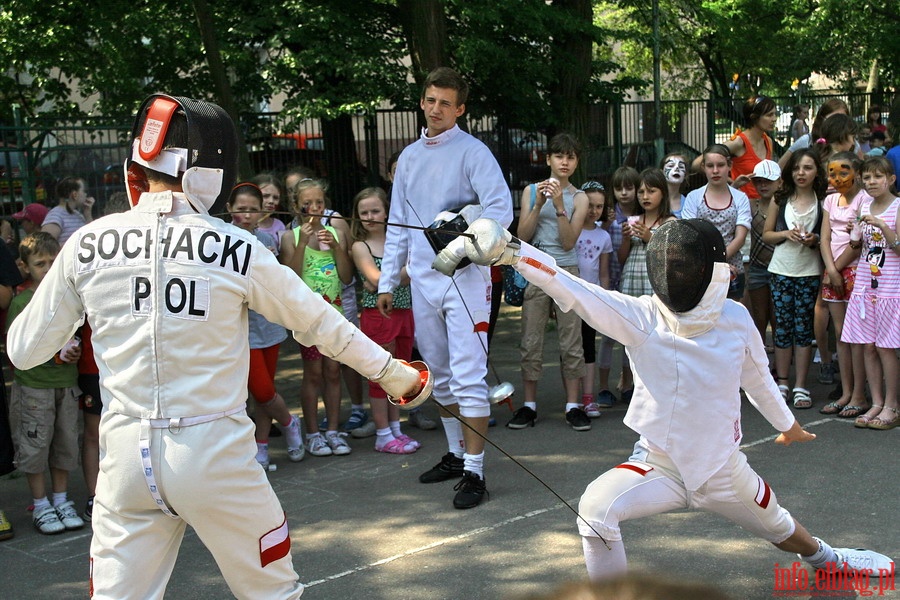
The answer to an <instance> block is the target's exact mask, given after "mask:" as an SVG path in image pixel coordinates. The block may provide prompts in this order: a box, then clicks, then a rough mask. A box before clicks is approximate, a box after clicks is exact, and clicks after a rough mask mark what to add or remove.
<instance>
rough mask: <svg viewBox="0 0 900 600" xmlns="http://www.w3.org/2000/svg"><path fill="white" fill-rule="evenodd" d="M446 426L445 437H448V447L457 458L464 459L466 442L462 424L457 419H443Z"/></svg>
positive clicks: (442, 421)
mask: <svg viewBox="0 0 900 600" xmlns="http://www.w3.org/2000/svg"><path fill="white" fill-rule="evenodd" d="M441 423H443V424H444V435H446V436H447V447H448V448H449V449H450V452H452V453H453V455H454V456H456V457H457V458H462V455H463V452H465V447H466V442H465V440H464V439H463V433H462V423H460V422H459V421H457V420H456V418H455V417H441Z"/></svg>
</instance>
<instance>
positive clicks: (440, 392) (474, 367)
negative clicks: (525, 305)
mask: <svg viewBox="0 0 900 600" xmlns="http://www.w3.org/2000/svg"><path fill="white" fill-rule="evenodd" d="M454 282H455V283H456V285H454ZM412 301H413V303H412V306H413V315H414V316H415V319H416V344H417V346H418V348H419V353H420V354H421V355H422V359H423V360H424V361H425V362H426V363H427V364H428V367H429V368H430V369H431V373H432V375H433V376H434V391H433V392H432V394H433V396H434V399H435V400H437V401H438V403H440V404H441V405H448V404H459V412H460V414H461V415H462V416H464V417H488V416H490V414H491V406H490V402H489V401H488V386H487V383H486V382H485V377H487V354H486V349H487V330H488V322H489V320H490V315H491V280H490V272H489V271H488V269H487V268H485V267H478V266H475V265H470V266H468V267H465V268H464V269H460V270H459V271H457V272H456V273H454V275H453V280H452V281H451V279H450V278H449V277H447V276H446V275H442V274H440V273H438V272H437V271H434V272H433V273H429V274H428V275H427V276H425V277H421V278H419V279H418V280H413V282H412Z"/></svg>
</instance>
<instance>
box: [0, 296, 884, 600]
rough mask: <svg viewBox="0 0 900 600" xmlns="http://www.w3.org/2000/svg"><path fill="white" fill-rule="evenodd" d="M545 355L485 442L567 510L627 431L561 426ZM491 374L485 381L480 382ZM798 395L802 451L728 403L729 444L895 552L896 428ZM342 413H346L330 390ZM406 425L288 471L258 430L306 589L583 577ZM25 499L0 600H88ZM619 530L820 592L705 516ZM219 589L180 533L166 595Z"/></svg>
mask: <svg viewBox="0 0 900 600" xmlns="http://www.w3.org/2000/svg"><path fill="white" fill-rule="evenodd" d="M518 338H519V317H518V310H517V309H512V308H510V307H506V306H504V309H503V312H502V314H501V318H500V321H499V323H498V327H497V332H496V335H495V339H494V344H493V347H492V360H493V362H494V366H495V367H496V369H497V371H498V373H499V376H500V378H501V379H504V380H509V381H511V382H512V383H514V384H515V386H516V387H517V388H518V389H519V391H517V393H516V401H517V403H518V404H517V406H518V405H521V391H520V389H521V380H520V376H519V369H518V364H519V360H518V348H517V345H518ZM617 355H618V353H617ZM544 356H545V365H546V368H545V372H544V377H543V379H542V380H541V382H540V384H539V399H538V422H537V424H536V426H535V427H534V428H527V429H524V430H510V429H507V428H505V427H504V426H503V425H504V423H505V422H506V421H507V420H508V419H509V417H510V416H511V413H510V412H509V410H508V409H507V408H506V407H505V406H499V407H496V408H495V409H494V414H495V416H496V418H497V421H498V425H497V426H496V427H494V428H492V429H491V430H490V438H491V440H492V441H493V442H494V443H496V444H497V445H499V446H500V447H501V448H503V450H505V451H506V452H508V453H509V454H511V455H512V456H514V457H515V458H516V459H517V460H518V461H520V462H521V463H522V464H523V465H525V466H527V468H528V469H529V470H531V471H532V472H533V473H534V474H535V475H536V476H537V477H539V478H540V479H541V480H542V481H543V484H546V485H547V486H549V487H550V488H552V490H554V491H555V492H556V494H558V495H559V496H560V497H562V498H563V499H564V500H565V501H566V502H568V504H569V505H571V506H574V507H577V504H578V498H579V496H580V494H581V492H582V491H583V490H584V488H585V486H586V485H587V484H588V483H589V482H590V481H591V480H592V479H594V478H595V477H597V476H598V475H600V474H601V473H603V472H604V471H605V470H606V469H608V468H610V467H612V466H614V465H616V464H618V463H619V462H621V461H623V460H625V459H626V458H627V457H628V456H629V454H630V451H631V447H632V445H633V444H634V442H635V440H636V438H637V436H636V434H635V433H634V432H632V431H631V430H629V429H628V428H626V427H625V426H624V425H623V424H622V418H623V416H624V414H625V409H626V405H624V404H617V405H616V406H614V407H613V408H611V409H607V410H605V411H604V413H603V415H602V416H601V417H600V418H599V419H596V420H594V421H593V427H592V429H591V430H590V431H587V432H575V431H573V430H572V429H571V428H570V427H568V425H567V424H566V422H565V419H564V415H563V406H564V396H563V393H562V384H561V382H560V379H559V368H558V366H559V361H558V358H557V350H556V337H555V333H554V332H553V331H552V330H551V331H550V332H549V333H548V335H547V339H546V343H545V353H544ZM282 358H283V360H282V361H281V363H280V367H279V368H280V374H279V381H278V388H279V390H280V391H281V393H282V395H284V397H285V398H286V399H287V400H288V403H289V406H290V407H291V410H292V411H293V412H296V413H297V414H299V387H300V379H301V375H302V369H301V366H300V365H301V362H300V359H299V352H298V350H297V346H296V345H295V344H294V343H293V342H292V341H289V342H287V343H286V344H285V345H284V346H283V347H282ZM659 368H660V369H662V370H664V369H665V368H666V365H660V367H659ZM814 373H815V370H813V374H814ZM490 383H492V384H493V383H495V381H494V377H493V376H491V378H490ZM810 387H811V390H812V396H813V399H814V401H815V406H814V408H813V409H812V410H803V411H799V410H798V411H795V414H796V415H797V418H798V419H799V421H800V422H801V423H802V424H803V425H804V426H805V427H807V428H808V429H809V430H810V431H812V432H814V433H816V434H817V435H818V439H816V440H815V441H813V442H811V443H808V444H798V445H792V446H790V447H788V448H785V447H782V446H776V445H775V444H774V443H773V439H774V437H775V435H776V433H777V432H775V431H773V430H772V428H771V427H770V426H769V425H768V423H767V422H766V421H765V420H764V419H763V418H762V416H761V415H760V414H759V413H757V412H756V411H755V410H754V409H753V408H752V407H751V406H750V405H749V403H746V402H745V403H744V415H743V431H744V440H743V447H744V451H745V453H746V454H747V456H748V458H749V460H750V464H751V465H752V466H753V467H754V468H755V469H756V470H757V472H758V473H759V474H760V475H761V476H763V477H764V478H765V479H766V481H767V482H768V483H769V484H770V485H771V486H772V488H773V489H774V491H775V492H776V494H777V497H778V501H779V502H780V503H781V504H782V505H783V506H784V507H786V508H787V509H788V510H789V511H791V513H792V515H794V517H795V518H796V519H797V520H799V521H800V522H802V523H803V524H804V525H805V526H806V527H807V529H809V530H810V532H811V533H812V534H813V535H817V536H819V537H822V538H823V539H825V540H827V541H829V542H830V543H831V544H832V545H833V546H849V547H869V548H873V549H876V550H879V551H881V552H884V553H886V554H888V555H890V556H894V557H896V556H900V532H898V522H900V521H898V515H900V506H898V503H900V500H898V498H900V494H898V491H900V487H898V485H897V483H896V480H895V479H894V477H895V476H896V475H897V474H898V473H900V453H898V448H900V446H898V440H900V438H898V436H897V430H894V431H874V430H860V429H856V428H854V427H853V425H852V421H848V420H844V419H838V418H833V417H826V416H825V415H821V414H819V412H818V409H819V408H820V407H822V406H823V405H824V404H825V403H826V402H827V399H826V398H825V397H826V395H827V394H828V392H829V391H831V389H832V388H831V386H823V385H820V384H817V383H815V382H812V385H811V386H810ZM425 410H426V411H428V413H429V414H430V415H431V416H432V417H435V416H436V414H437V412H436V409H435V407H434V406H429V405H426V409H425ZM344 412H345V415H344V416H345V417H346V416H348V414H349V402H347V401H346V396H345V410H344ZM696 418H697V419H702V418H703V415H702V414H697V415H696ZM405 433H407V434H409V435H412V436H413V437H415V438H416V439H418V440H419V441H420V442H421V443H422V448H421V449H420V450H419V451H418V452H416V453H415V454H411V455H405V456H404V455H386V454H382V453H378V452H375V451H374V450H373V445H374V438H368V439H364V440H356V439H352V438H350V444H351V446H352V447H353V452H352V454H350V455H349V456H345V457H325V458H318V457H313V456H309V455H307V457H306V458H305V459H304V461H303V462H301V463H291V462H289V461H288V460H287V455H286V453H285V450H284V445H283V444H284V441H283V438H273V439H272V441H271V445H272V449H271V450H270V455H271V458H272V459H273V461H274V462H275V463H276V464H277V465H278V469H277V470H276V471H273V472H271V473H270V474H269V478H270V481H271V482H272V485H273V487H274V488H275V490H276V492H277V493H278V496H279V498H280V499H281V502H282V504H283V506H284V508H285V511H286V512H287V514H288V518H289V523H290V527H291V536H292V544H293V560H294V565H295V568H296V570H297V572H298V573H299V575H300V578H301V581H303V582H304V583H305V584H306V585H307V590H306V592H305V593H304V596H303V597H304V598H310V599H320V600H352V599H356V598H365V599H366V600H402V599H406V598H409V599H422V600H437V599H441V600H443V599H449V600H456V599H463V598H465V599H521V598H525V597H528V596H531V595H534V594H542V593H548V592H550V591H551V590H552V589H553V588H555V587H556V586H558V585H559V584H561V583H564V582H568V581H574V580H581V579H584V578H585V577H586V573H585V568H584V564H583V562H582V555H581V541H580V538H579V536H578V533H577V529H576V526H575V515H574V514H573V512H572V511H571V510H570V509H569V508H567V507H566V506H565V505H564V504H563V503H562V502H560V500H559V499H558V498H557V497H556V496H555V495H554V494H553V493H551V492H550V491H548V489H547V488H546V487H545V486H544V485H542V483H541V482H539V481H537V480H536V479H534V478H533V477H532V476H531V475H529V474H528V473H527V472H526V471H525V470H523V469H522V468H520V467H519V466H517V465H516V464H515V463H513V462H512V461H511V460H509V459H508V458H506V457H504V456H503V455H502V454H501V452H499V451H498V450H496V449H494V448H490V447H489V448H488V450H487V455H486V460H485V470H486V471H485V472H486V481H487V487H488V490H489V492H490V499H489V500H487V501H486V502H484V503H483V504H482V505H480V506H479V507H477V508H475V509H472V510H455V509H454V508H453V507H452V504H451V502H452V498H453V495H454V492H453V486H454V482H455V480H454V481H449V482H444V483H437V484H430V485H424V484H420V483H419V482H418V476H419V474H420V473H422V472H423V471H425V470H427V469H429V468H430V467H431V466H432V465H434V464H435V463H437V462H438V461H439V460H440V457H441V456H442V455H443V454H444V453H446V451H447V448H446V441H445V438H444V436H443V433H442V431H441V430H440V428H438V429H437V430H434V431H420V430H418V429H414V428H411V427H406V428H405ZM69 494H70V498H72V499H74V500H75V501H76V504H77V505H78V506H83V504H84V500H85V490H84V484H83V480H82V477H81V475H80V473H75V474H73V476H72V482H71V486H70V492H69ZM210 502H215V499H214V498H210ZM30 503H31V498H30V494H29V493H28V489H27V485H26V483H25V480H24V478H21V477H19V478H16V477H12V478H10V477H7V478H4V479H0V508H3V509H4V510H5V511H6V513H7V515H8V516H9V518H10V520H11V521H12V523H13V525H14V527H15V531H16V536H15V538H13V539H11V540H8V541H5V542H0V597H2V598H9V599H14V600H19V599H22V600H25V599H31V598H41V599H45V598H54V599H68V598H86V597H87V596H88V588H87V578H88V556H89V544H90V535H91V531H90V527H89V526H88V527H86V528H85V529H84V530H82V531H76V532H67V533H64V534H61V535H57V536H44V535H41V534H40V533H38V532H37V531H36V530H35V529H34V528H33V527H32V525H31V515H30V513H29V512H27V510H26V507H27V506H28V505H29V504H30ZM247 518H252V515H247ZM623 534H624V536H625V544H626V548H627V551H628V559H629V565H630V567H631V568H632V569H636V570H641V571H643V572H649V573H654V574H657V575H661V576H664V577H673V578H679V579H687V580H698V581H702V582H706V583H709V584H713V585H715V586H718V587H719V588H721V589H722V590H723V591H725V592H726V593H727V594H728V595H729V596H730V597H731V598H733V599H734V600H744V599H746V600H756V599H763V598H772V597H796V598H810V597H812V598H819V597H833V596H834V594H833V593H830V592H828V591H827V590H822V591H819V592H812V593H811V592H809V591H806V592H803V591H802V590H797V589H794V590H785V589H783V588H785V585H784V581H785V577H784V576H783V575H778V574H779V573H783V572H781V571H777V569H783V568H786V567H787V568H790V567H791V565H792V563H793V562H794V561H795V560H796V557H794V556H793V555H789V554H786V553H783V552H781V551H779V550H777V549H776V548H774V547H773V546H771V545H770V544H768V543H766V542H764V541H762V540H760V539H758V538H755V537H753V536H752V535H750V534H749V533H747V532H744V531H743V530H741V529H740V528H738V527H737V526H735V525H733V524H732V523H730V522H728V521H725V520H724V519H722V518H720V517H717V516H715V515H710V514H706V513H700V512H688V511H679V512H674V513H668V514H666V515H660V516H656V517H651V518H646V519H640V520H636V521H630V522H627V523H625V524H624V525H623ZM801 570H802V571H804V572H806V569H805V568H803V567H801ZM793 573H796V571H794V572H793ZM795 578H796V580H797V582H798V584H799V583H802V576H799V575H794V574H792V575H791V581H793V580H794V579H795ZM778 581H780V582H781V583H778ZM870 583H871V586H874V585H875V584H876V583H877V582H870ZM890 585H891V584H889V586H890ZM894 587H896V585H894ZM869 592H871V596H872V597H882V598H900V592H897V591H895V590H887V591H885V590H881V591H880V593H879V590H878V589H877V588H876V587H870V588H868V589H865V590H862V592H861V593H860V594H859V595H860V596H866V595H868V594H869ZM854 595H855V594H854ZM229 597H231V594H230V592H229V590H228V587H227V586H226V585H225V583H224V580H223V579H222V577H221V574H220V573H219V570H218V568H217V566H216V564H215V562H214V561H213V559H212V557H211V555H210V554H209V552H208V551H207V550H206V549H205V548H204V547H203V545H202V544H201V543H200V541H199V540H198V538H197V536H196V534H195V533H194V532H193V530H192V529H190V528H188V532H187V535H186V536H185V539H184V542H183V544H182V546H181V552H180V555H179V559H178V563H177V565H176V567H175V571H174V573H173V575H172V578H171V580H170V582H169V586H168V591H167V594H166V598H170V599H181V598H190V599H191V600H204V599H213V598H215V599H220V598H229ZM851 597H852V595H851Z"/></svg>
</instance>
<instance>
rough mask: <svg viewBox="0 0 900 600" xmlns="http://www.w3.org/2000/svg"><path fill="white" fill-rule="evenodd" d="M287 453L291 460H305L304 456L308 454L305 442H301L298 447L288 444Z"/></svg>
mask: <svg viewBox="0 0 900 600" xmlns="http://www.w3.org/2000/svg"><path fill="white" fill-rule="evenodd" d="M287 455H288V458H289V459H290V461H291V462H300V461H301V460H303V457H304V456H306V448H304V447H303V442H300V445H299V446H297V447H296V448H291V447H290V446H288V449H287Z"/></svg>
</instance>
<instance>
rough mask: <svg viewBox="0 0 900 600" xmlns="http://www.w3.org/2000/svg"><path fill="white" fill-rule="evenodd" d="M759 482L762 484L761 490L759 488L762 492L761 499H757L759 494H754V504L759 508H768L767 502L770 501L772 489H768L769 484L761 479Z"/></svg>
mask: <svg viewBox="0 0 900 600" xmlns="http://www.w3.org/2000/svg"><path fill="white" fill-rule="evenodd" d="M759 482H760V483H761V484H762V488H760V490H761V491H762V498H760V497H759V496H760V494H759V492H756V503H757V504H759V506H760V507H762V508H766V507H768V506H769V500H771V499H772V488H770V487H769V484H768V483H766V482H765V481H763V480H762V479H760V480H759Z"/></svg>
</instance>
